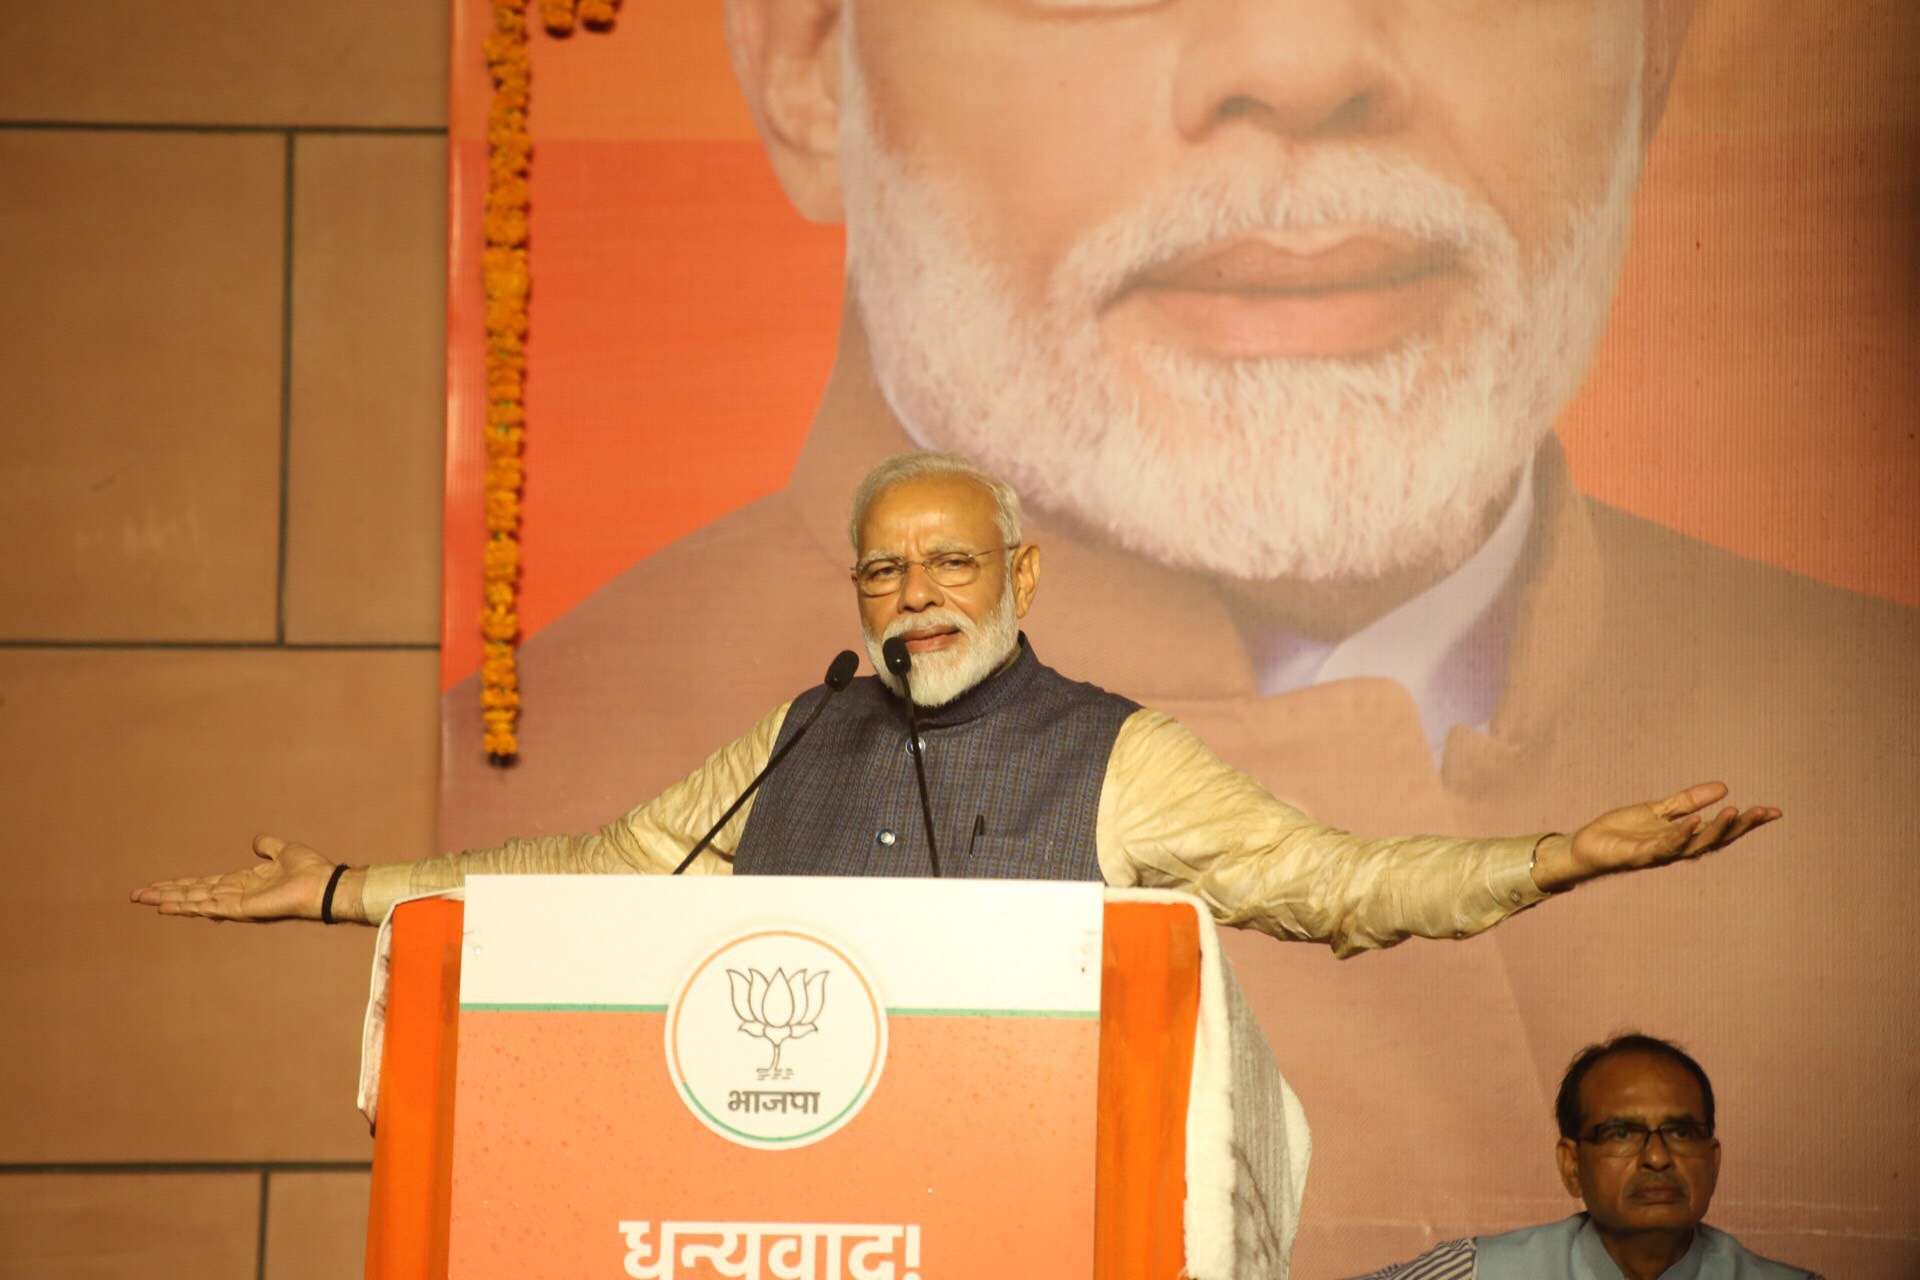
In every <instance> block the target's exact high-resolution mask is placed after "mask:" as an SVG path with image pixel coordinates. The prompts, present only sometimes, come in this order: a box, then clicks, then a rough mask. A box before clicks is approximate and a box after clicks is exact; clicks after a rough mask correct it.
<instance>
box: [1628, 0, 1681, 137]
mask: <svg viewBox="0 0 1920 1280" xmlns="http://www.w3.org/2000/svg"><path fill="white" fill-rule="evenodd" d="M1646 6H1647V27H1646V65H1645V67H1644V69H1643V71H1642V74H1641V77H1640V93H1641V96H1642V98H1643V102H1642V108H1643V109H1642V111H1641V117H1640V134H1641V137H1640V143H1641V146H1643V147H1644V146H1646V145H1647V144H1648V143H1650V142H1652V141H1653V133H1654V130H1656V129H1658V128H1659V127H1660V117H1661V116H1663V115H1665V114H1666V110H1667V93H1668V91H1669V90H1671V89H1672V88H1673V73H1674V70H1675V69H1676V68H1677V67H1678V66H1679V65H1680V48H1681V46H1682V45H1684V44H1686V42H1687V27H1688V25H1689V24H1690V23H1691V22H1692V21H1693V0H1646Z"/></svg>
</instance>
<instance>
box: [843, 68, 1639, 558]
mask: <svg viewBox="0 0 1920 1280" xmlns="http://www.w3.org/2000/svg"><path fill="white" fill-rule="evenodd" d="M848 62H849V68H848V78H847V79H848V83H847V90H848V91H847V95H846V100H845V103H844V107H843V133H842V148H841V154H842V157H843V172H844V180H845V188H846V203H847V243H848V263H849V273H850V276H851V282H852V288H853V289H854V291H855V292H856V294H857V298H858V305H859V306H860V307H861V309H862V312H863V315H864V319H865V324H866V329H867V335H868V339H869V342H870V344H871V348H872V352H873V364H874V372H875V375H876V377H877V379H878V381H879V385H880V388H881V390H882V392H883V394H884V395H885V396H886V399H887V401H888V403H889V404H890V405H891V406H892V408H893V410H894V412H895V414H896V415H897V416H898V417H899V418H900V419H901V421H902V423H903V425H904V426H905V427H906V428H907V430H908V432H909V433H910V434H911V435H913V436H914V438H915V439H916V440H917V441H918V442H920V443H921V444H923V445H927V446H930V447H935V448H944V449H952V450H956V451H958V452H961V453H964V454H966V455H968V456H969V457H972V458H974V459H975V460H976V461H978V462H979V463H980V464H981V465H982V466H983V467H985V468H986V469H987V470H988V471H990V472H992V473H994V474H996V475H998V476H999V477H1001V478H1002V479H1004V480H1006V481H1008V482H1009V483H1011V484H1012V485H1013V486H1014V487H1015V488H1016V489H1017V490H1018V491H1019V492H1020V494H1021V496H1022V497H1023V498H1024V499H1026V500H1028V501H1030V502H1036V503H1038V504H1040V505H1041V506H1042V507H1045V508H1048V509H1051V510H1054V511H1058V512H1064V513H1068V514H1070V515H1072V516H1073V517H1076V518H1077V519H1079V520H1080V521H1082V522H1084V523H1085V524H1087V525H1090V526H1092V527H1094V528H1096V529H1099V530H1102V531H1104V532H1105V533H1106V534H1107V535H1109V536H1110V537H1112V538H1113V539H1115V540H1116V541H1117V542H1119V543H1120V544H1121V545H1123V546H1125V547H1127V548H1129V549H1131V550H1134V551H1137V552H1140V553H1142V554H1145V555H1148V556H1151V557H1153V558H1155V559H1157V560H1160V561H1163V562H1165V563H1168V564H1172V565H1178V566H1182V567H1186V568H1193V569H1201V570H1206V571H1210V572H1213V573H1218V574H1223V575H1227V576H1231V577H1234V578H1239V579H1243V580H1247V581H1254V582H1260V581H1273V580H1278V579H1283V578H1286V579H1296V580H1304V581H1328V580H1356V579H1367V578H1371V577H1375V576H1378V575H1381V574H1384V573H1388V572H1391V571H1394V570H1398V569H1430V570H1434V569H1437V570H1439V571H1446V570H1450V569H1451V568H1453V567H1454V566H1456V565H1458V564H1459V563H1460V562H1462V561H1464V560H1465V559H1466V558H1467V557H1468V556H1469V555H1471V554H1472V552H1473V551H1474V549H1475V548H1476V547H1477V546H1478V545H1479V542H1480V540H1481V539H1482V537H1483V536H1484V534H1485V532H1486V529H1487V527H1488V526H1487V516H1488V513H1489V510H1490V509H1492V508H1493V506H1494V504H1499V503H1502V502H1504V501H1505V500H1506V499H1507V498H1508V497H1509V496H1510V495H1511V493H1512V489H1513V485H1514V482H1515V479H1516V477H1517V476H1518V475H1519V474H1520V473H1521V470H1522V468H1523V467H1524V466H1525V464H1526V462H1527V460H1528V459H1529V458H1530V457H1531V456H1532V454H1533V452H1534V450H1535V449H1536V448H1537V447H1538V446H1539V443H1540V441H1541V439H1542V438H1543V437H1544V436H1545V435H1546V433H1547V432H1548V431H1549V430H1551V428H1552V424H1553V419H1554V417H1555V416H1556V415H1557V414H1558V413H1559V411H1560V409H1561V408H1562V407H1563V406H1564V405H1565V404H1566V402H1567V400H1568V399H1569V398H1571V396H1572V395H1573V392H1574V391H1575V390H1576V389H1577V388H1578V386H1579V383H1580V381H1581V379H1582V377H1583V376H1584V373H1585V370H1586V367H1587V364H1588V362H1589V360H1590V359H1591V357H1592V354H1593V350H1594V347H1595V345H1596V344H1597V343H1598V341H1599V337H1600V332H1601V329H1602V327H1603V326H1604V323H1605V320H1606V315H1607V311H1608V308H1609V305H1610V302H1611V299H1612V295H1613V290H1614V286H1615V282H1616V279H1617V276H1618V273H1619V267H1620V262H1621V259H1622V257H1623V256H1624V253H1625V249H1626V241H1627V230H1628V224H1629V213H1630V205H1631V201H1632V195H1633V191H1634V188H1635V186H1636V185H1637V182H1638V178H1639V166H1640V121H1639V113H1638V110H1637V108H1636V109H1635V110H1632V111H1629V112H1628V113H1627V114H1628V116H1629V117H1630V118H1629V119H1627V120H1626V121H1624V122H1623V124H1622V128H1621V131H1620V137H1619V142H1618V145H1617V148H1616V153H1617V154H1616V158H1615V160H1614V163H1613V166H1612V171H1611V174H1610V176H1609V177H1608V179H1607V181H1606V182H1605V183H1604V184H1603V189H1602V190H1600V191H1598V192H1597V193H1595V194H1594V196H1593V197H1592V198H1591V200H1590V201H1589V202H1587V203H1586V204H1585V205H1584V206H1582V207H1580V208H1577V209H1575V210H1573V212H1572V214H1571V216H1570V218H1569V222H1568V225H1567V228H1566V230H1565V232H1564V234H1563V236H1562V237H1561V238H1560V242H1559V243H1558V244H1557V245H1556V246H1555V247H1554V248H1552V249H1551V250H1550V251H1548V252H1546V253H1543V254H1540V255H1537V260H1535V261H1532V262H1527V261H1523V254H1522V252H1521V249H1520V246H1519V244H1518V242H1517V241H1516V240H1515V238H1514V236H1513V234H1512V232H1511V231H1510V230H1508V228H1507V226H1506V225H1505V223H1504V222H1502V220H1501V219H1500V218H1499V216H1498V215H1497V214H1495V213H1494V212H1493V210H1492V209H1490V208H1489V207H1487V206H1486V205H1485V204H1483V203H1481V202H1480V201H1478V200H1476V199H1475V198H1473V197H1472V196H1470V195H1468V194H1467V193H1466V192H1464V191H1463V190H1461V189H1460V188H1458V187H1456V186H1454V185H1453V184H1451V183H1448V182H1446V181H1443V180H1441V179H1440V178H1438V177H1436V176H1434V175H1433V174H1432V173H1430V172H1428V171H1427V170H1425V169H1423V168H1421V167H1419V166H1417V165H1414V164H1412V163H1410V162H1407V161H1404V160H1397V159H1391V158H1388V157H1386V156H1383V155H1381V154H1378V153H1377V152H1376V151H1372V150H1369V149H1367V148H1365V147H1364V146H1337V147H1336V146H1331V145H1329V146H1317V147H1313V148H1302V149H1301V152H1300V157H1299V159H1297V160H1289V161H1287V162H1285V163H1282V162H1279V161H1276V162H1275V165H1274V166H1271V167H1267V168H1259V167H1256V166H1253V165H1249V164H1246V163H1245V162H1238V163H1233V164H1218V165H1214V166H1212V167H1211V168H1209V169H1206V170H1198V171H1192V172H1186V173H1183V174H1181V175H1180V176H1179V178H1178V179H1177V180H1170V181H1169V182H1168V183H1166V184H1165V185H1164V186H1163V188H1162V189H1161V190H1160V191H1158V192H1157V193H1155V194H1154V195H1152V196H1150V197H1149V198H1147V199H1145V200H1143V201H1142V202H1141V203H1140V204H1139V205H1138V206H1137V207H1135V208H1132V209H1129V210H1127V211H1125V212H1124V213H1122V214H1120V215H1118V216H1117V217H1115V218H1114V219H1113V220H1112V221H1110V222H1108V223H1107V224H1105V225H1103V226H1100V227H1098V228H1096V229H1094V230H1093V231H1092V232H1090V233H1088V234H1087V235H1085V236H1084V237H1083V238H1082V239H1081V240H1080V241H1079V242H1078V243H1077V244H1076V245H1075V246H1074V248H1073V249H1072V250H1071V251H1070V252H1069V253H1068V254H1067V255H1066V257H1065V258H1064V259H1063V260H1062V261H1061V262H1060V263H1059V264H1058V266H1057V267H1056V268H1055V269H1054V271H1053V272H1052V274H1051V276H1050V278H1049V279H1048V281H1047V289H1046V296H1045V299H1044V302H1042V303H1038V304H1034V303H1029V302H1027V301H1025V300H1024V299H1023V298H1022V297H1021V296H1020V294H1019V292H1018V290H1017V289H1016V286H1015V282H1014V281H1013V279H1012V278H1011V277H1010V275H1009V273H1008V271H1007V269H1006V268H1005V267H1004V266H1003V265H1002V263H1001V262H1000V260H999V259H998V258H996V256H995V255H994V254H993V253H992V252H991V250H990V249H989V248H988V247H987V246H985V245H984V244H983V243H982V241H983V237H982V234H981V222H980V219H978V218H977V217H972V216H969V210H968V209H967V208H966V206H965V202H964V201H962V200H961V199H959V198H958V197H956V196H954V195H953V194H952V193H950V192H948V191H946V190H945V189H943V188H941V187H939V186H938V185H936V184H935V183H933V182H932V181H930V180H928V179H927V178H926V177H925V176H924V175H922V174H921V173H920V172H918V171H917V169H916V167H915V165H914V164H913V162H912V161H911V159H910V158H908V157H904V156H897V155H894V154H891V153H889V152H888V151H887V149H886V148H885V146H884V145H883V144H882V143H881V141H880V139H879V136H878V134H877V133H876V130H875V127H874V122H873V120H872V118H871V109H870V106H869V103H868V99H867V96H866V93H865V91H864V88H863V87H862V85H861V84H860V81H859V77H858V74H857V68H856V67H854V66H853V65H851V64H852V62H853V60H852V59H851V58H850V59H848ZM1630 96H1631V100H1632V101H1633V102H1634V103H1636V104H1637V103H1638V102H1639V93H1638V89H1637V86H1636V87H1635V88H1634V90H1633V92H1632V93H1631V95H1630ZM1333 224H1340V225H1348V226H1351V225H1356V224H1357V225H1361V226H1373V227H1379V228H1383V229H1386V230H1389V231H1393V232H1398V233H1400V234H1402V235H1406V236H1410V237H1413V238H1415V239H1418V240H1423V241H1430V242H1432V241H1437V242H1440V243H1443V244H1446V245H1448V246H1450V247H1452V248H1454V249H1455V250H1456V252H1457V253H1458V254H1459V257H1460V259H1461V261H1462V262H1463V263H1464V264H1465V266H1466V268H1467V270H1468V273H1469V278H1470V280H1471V285H1470V286H1469V287H1470V289H1471V291H1472V292H1471V297H1470V298H1469V306H1470V308H1471V314H1469V315H1466V316H1465V317H1456V318H1455V321H1454V322H1452V323H1450V325H1449V335H1450V336H1449V339H1448V341H1446V342H1445V343H1432V342H1428V343H1403V344H1400V345H1399V346H1397V347H1395V348H1392V349H1389V350H1386V351H1384V352H1382V353H1380V354H1378V355H1375V356H1370V357H1348V358H1335V357H1327V358H1311V359H1309V358H1270V359H1255V358H1241V359H1231V360H1229V359H1221V358H1207V357H1204V356H1199V355H1195V354H1192V353H1190V352H1188V351H1185V350H1182V349H1179V348H1175V347H1171V346H1151V347H1145V348H1144V349H1141V350H1138V351H1136V352H1134V353H1133V354H1132V355H1131V357H1130V358H1122V354H1121V353H1120V352H1118V351H1116V350H1115V349H1114V348H1113V347H1112V346H1111V345H1109V344H1108V343H1107V342H1106V341H1105V340H1104V339H1103V334H1102V330H1101V327H1100V323H1099V315H1100V309H1101V306H1102V304H1104V303H1106V302H1108V301H1109V300H1111V299H1112V297H1113V296H1114V294H1115V292H1116V290H1118V289H1119V287H1120V286H1121V284H1122V283H1123V282H1124V281H1126V280H1127V279H1129V278H1130V277H1132V276H1133V275H1134V274H1135V273H1137V272H1139V271H1140V270H1141V269H1143V268H1145V267H1148V266H1151V265H1154V264H1157V263H1162V262H1164V261H1166V260H1168V259H1169V258H1171V257H1172V256H1174V255H1176V254H1180V253H1182V252H1185V251H1189V250H1193V249H1196V248H1199V247H1200V246H1204V245H1209V244H1214V243H1218V242H1222V241H1226V240H1230V239H1232V238H1235V237H1238V236H1242V235H1245V234H1247V233H1249V232H1252V231H1256V230H1260V229H1280V228H1285V229H1291V228H1304V227H1313V226H1316V225H1333ZM1460 321H1464V322H1460Z"/></svg>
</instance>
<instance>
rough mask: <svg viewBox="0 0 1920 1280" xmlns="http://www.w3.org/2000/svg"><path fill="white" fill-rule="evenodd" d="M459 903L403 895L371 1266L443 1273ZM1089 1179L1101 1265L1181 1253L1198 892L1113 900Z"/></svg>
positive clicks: (1167, 1260)
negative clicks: (1187, 902) (1180, 897)
mask: <svg viewBox="0 0 1920 1280" xmlns="http://www.w3.org/2000/svg"><path fill="white" fill-rule="evenodd" d="M464 918H465V909H464V905H463V904H462V903H459V902H455V901H448V900H443V899H439V900H426V901H420V902H413V903H406V904H403V905H402V906H400V907H399V908H397V909H396V912H395V916H394V920H393V935H392V940H391V951H390V956H389V966H390V968H389V982H388V994H387V1029H386V1036H385V1049H384V1054H383V1061H382V1070H381V1075H380V1088H379V1110H378V1116H379V1123H378V1127H377V1131H376V1134H375V1140H374V1167H373V1189H372V1204H371V1210H370V1213H369V1217H368V1227H367V1269H366V1274H367V1276H368V1280H441V1278H442V1277H445V1276H447V1274H448V1266H447V1259H448V1221H449V1208H450V1205H451V1203H452V1175H453V1133H454V1124H453V1120H454V1079H455V1063H456V1048H457V1042H456V1029H457V1026H458V1020H459V1010H460V998H459V989H460V947H461V930H462V924H463V921H464ZM1103 946H1104V953H1105V954H1104V964H1103V969H1102V977H1101V1012H1100V1048H1099V1081H1098V1086H1097V1098H1096V1110H1097V1117H1098V1130H1097V1138H1096V1156H1095V1162H1096V1176H1095V1186H1094V1237H1095V1238H1094V1250H1093V1254H1094V1274H1095V1276H1096V1277H1098V1280H1149V1278H1151V1280H1173V1278H1174V1277H1177V1276H1179V1275H1180V1274H1181V1271H1182V1267H1183V1266H1184V1263H1185V1241H1184V1236H1183V1225H1182V1212H1183V1207H1184V1204H1185V1199H1186V1183H1185V1161H1186V1122H1187V1099H1188V1090H1189V1085H1190V1080H1191V1075H1192V1070H1193V1054H1194V1038H1195V1028H1196V1023H1197V1018H1198V1011H1199V1000H1200V974H1201V954H1200V939H1199V934H1198V921H1197V919H1196V916H1195V914H1194V912H1193V911H1192V910H1191V908H1190V907H1187V906H1183V905H1180V904H1167V903H1108V904H1107V905H1106V908H1105V923H1104V934H1103Z"/></svg>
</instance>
